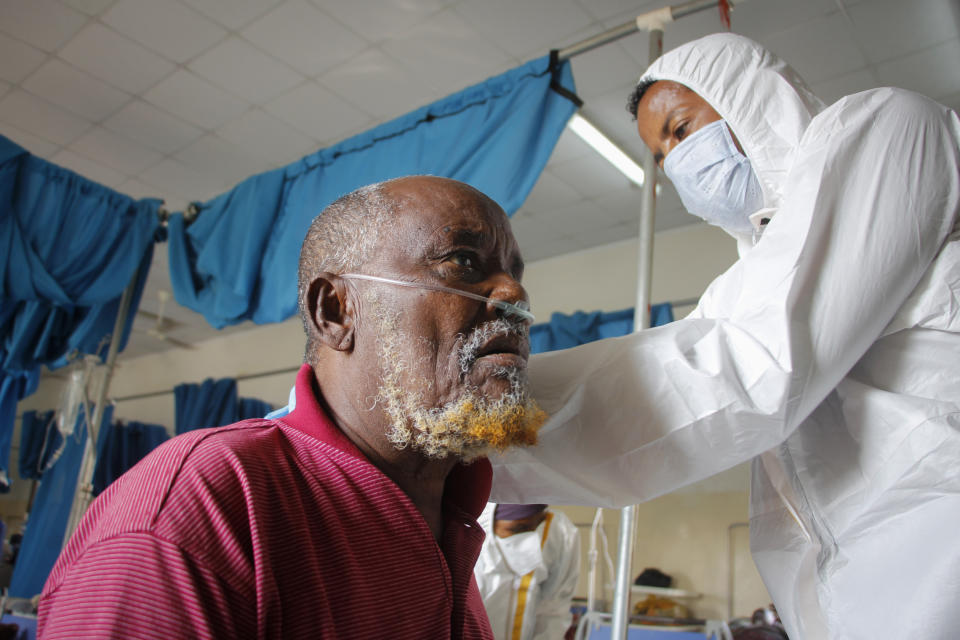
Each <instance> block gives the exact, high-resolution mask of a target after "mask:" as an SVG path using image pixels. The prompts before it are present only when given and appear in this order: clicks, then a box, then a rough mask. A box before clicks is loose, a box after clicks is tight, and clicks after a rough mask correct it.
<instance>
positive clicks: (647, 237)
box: [610, 29, 663, 640]
mask: <svg viewBox="0 0 960 640" xmlns="http://www.w3.org/2000/svg"><path fill="white" fill-rule="evenodd" d="M661 53H663V30H662V29H651V30H650V62H651V63H652V62H653V61H654V60H656V59H657V58H659V57H660V54H661ZM656 188H657V164H656V162H655V161H654V159H653V154H652V153H650V152H649V151H647V153H645V154H644V156H643V192H642V195H641V199H640V238H639V243H638V253H639V256H638V261H637V304H636V307H634V312H633V330H634V331H641V330H643V329H646V328H648V327H649V326H650V289H651V286H652V282H653V221H654V217H655V214H656V204H657V202H656ZM636 538H637V508H636V507H635V506H633V505H631V506H629V507H624V508H623V509H621V510H620V537H619V549H618V554H617V580H616V584H615V590H614V594H613V611H612V612H611V613H612V614H613V618H612V621H611V629H610V640H626V637H627V629H628V627H629V623H630V583H631V577H632V575H633V548H634V546H635V545H636Z"/></svg>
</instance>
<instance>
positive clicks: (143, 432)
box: [93, 422, 169, 496]
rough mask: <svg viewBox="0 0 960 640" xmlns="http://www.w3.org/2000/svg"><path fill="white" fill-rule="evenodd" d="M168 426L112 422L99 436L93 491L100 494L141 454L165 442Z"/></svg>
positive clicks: (135, 462) (135, 461)
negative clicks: (166, 427)
mask: <svg viewBox="0 0 960 640" xmlns="http://www.w3.org/2000/svg"><path fill="white" fill-rule="evenodd" d="M168 438H169V436H168V435H167V430H166V429H165V428H163V426H162V425H159V424H145V423H143V422H113V423H108V424H104V426H103V429H101V430H100V434H99V435H98V436H97V466H96V467H95V468H94V470H93V495H95V496H98V495H100V493H101V492H102V491H103V490H104V489H106V488H107V487H108V486H109V485H110V483H111V482H113V481H114V480H116V479H117V478H119V477H120V476H122V475H123V474H124V473H125V472H126V471H127V470H128V469H130V467H132V466H133V465H135V464H137V463H138V462H139V461H140V460H141V458H143V457H144V456H145V455H147V454H148V453H150V452H151V451H153V450H154V449H155V448H157V447H158V446H159V445H160V444H162V443H163V442H165V441H166V440H167V439H168Z"/></svg>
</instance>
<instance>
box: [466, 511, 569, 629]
mask: <svg viewBox="0 0 960 640" xmlns="http://www.w3.org/2000/svg"><path fill="white" fill-rule="evenodd" d="M495 508H496V504H494V503H490V504H488V505H487V507H486V509H484V511H483V513H482V514H481V515H480V517H479V518H478V522H479V523H480V526H481V527H483V531H484V533H486V534H487V538H486V540H484V542H483V548H482V549H481V550H480V557H479V558H478V559H477V564H476V566H475V567H474V569H473V574H474V576H475V577H476V579H477V586H478V587H479V588H480V596H481V597H482V598H483V606H484V607H485V608H486V610H487V616H488V617H489V618H490V626H491V628H492V629H493V635H494V638H496V640H512V639H513V638H514V633H513V631H514V622H515V620H516V619H517V612H518V604H519V600H521V598H520V597H519V593H520V588H521V585H522V583H523V576H524V575H525V573H517V572H516V571H515V570H514V568H512V567H511V566H510V564H509V563H508V562H507V561H506V558H505V557H504V554H503V549H502V547H501V546H500V545H499V544H498V543H499V542H503V541H506V540H509V539H510V538H516V537H517V536H521V535H525V534H516V535H513V536H510V538H497V537H496V536H495V535H494V533H493V510H494V509H495ZM547 513H549V514H551V516H550V523H549V527H548V526H547V523H546V522H542V523H540V525H539V526H538V527H537V529H536V531H534V532H531V533H533V534H534V535H535V536H536V538H537V540H538V542H542V545H543V546H542V548H541V549H540V559H539V562H537V563H536V566H534V567H533V568H532V569H531V570H532V571H533V575H532V576H531V577H530V579H529V582H528V584H527V586H526V595H525V597H523V598H522V600H523V606H522V607H519V608H520V609H522V622H521V632H520V637H521V638H522V639H523V640H558V639H559V638H563V634H564V633H565V632H566V630H567V629H568V628H569V627H570V623H571V620H572V618H573V616H572V615H571V613H570V604H571V600H572V598H573V594H574V591H575V590H576V588H577V580H578V579H579V577H580V532H579V531H577V527H576V525H575V524H573V522H571V521H570V518H568V517H567V516H566V514H564V513H563V512H562V511H555V510H553V509H547ZM544 534H546V539H544ZM524 568H526V567H524Z"/></svg>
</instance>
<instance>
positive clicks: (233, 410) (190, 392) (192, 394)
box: [173, 378, 237, 434]
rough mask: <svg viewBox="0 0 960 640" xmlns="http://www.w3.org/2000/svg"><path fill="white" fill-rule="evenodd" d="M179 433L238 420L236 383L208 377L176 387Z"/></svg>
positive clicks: (177, 429)
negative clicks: (196, 382) (201, 380)
mask: <svg viewBox="0 0 960 640" xmlns="http://www.w3.org/2000/svg"><path fill="white" fill-rule="evenodd" d="M173 398H174V407H175V413H176V417H175V420H176V424H175V427H176V431H177V434H181V433H186V432H187V431H190V430H192V429H200V428H203V427H219V426H220V425H224V424H230V423H231V422H236V421H237V381H236V380H234V379H233V378H223V379H221V380H214V379H212V378H207V379H206V380H204V381H203V382H202V383H200V384H195V383H184V384H178V385H177V386H176V387H174V388H173Z"/></svg>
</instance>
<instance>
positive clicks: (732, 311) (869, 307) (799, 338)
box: [491, 89, 960, 506]
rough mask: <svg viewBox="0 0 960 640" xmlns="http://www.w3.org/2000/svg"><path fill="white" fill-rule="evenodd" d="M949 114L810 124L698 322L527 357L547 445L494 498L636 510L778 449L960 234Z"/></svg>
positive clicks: (915, 107)
mask: <svg viewBox="0 0 960 640" xmlns="http://www.w3.org/2000/svg"><path fill="white" fill-rule="evenodd" d="M958 129H960V126H958V124H957V117H956V115H955V114H953V112H951V111H949V110H948V109H946V108H944V107H942V106H941V105H938V104H936V103H934V102H932V101H929V100H927V99H925V98H922V97H921V96H918V95H916V94H911V93H908V92H903V91H899V90H892V89H885V90H877V91H874V92H867V93H865V94H857V95H856V96H851V97H850V98H848V99H846V100H845V101H841V102H840V103H838V104H836V105H834V106H833V107H831V108H830V109H828V110H827V111H825V112H824V113H822V114H821V115H820V116H818V117H817V118H816V119H815V120H814V121H813V123H812V124H811V125H810V127H809V128H808V130H807V132H806V134H805V136H804V138H803V141H802V143H801V146H800V148H799V150H798V157H797V160H796V162H795V163H794V166H793V168H792V169H791V171H790V173H789V175H788V176H787V177H786V178H785V188H784V191H783V198H782V204H781V206H780V208H779V210H778V211H777V213H776V214H775V215H774V216H773V218H772V221H771V222H770V224H769V225H768V226H767V228H766V231H765V232H764V235H763V237H762V238H761V239H760V241H759V243H758V244H757V245H756V246H755V247H754V248H753V249H752V250H750V251H749V252H748V253H747V254H746V255H745V256H744V257H743V258H742V259H741V260H739V261H738V262H737V263H736V264H735V265H733V266H732V267H731V268H730V269H729V270H728V271H727V272H726V273H724V274H723V275H722V276H720V277H719V278H718V279H717V280H715V281H714V282H713V283H712V284H711V286H710V288H709V289H708V291H707V292H706V293H705V294H704V296H703V299H702V300H701V303H700V305H699V306H698V308H697V310H695V311H694V313H693V314H691V316H690V317H688V318H685V319H682V320H679V321H677V322H674V323H671V324H669V325H666V326H663V327H657V328H655V329H650V330H647V331H643V332H640V333H637V334H633V335H630V336H625V337H622V338H614V339H609V340H602V341H599V342H594V343H591V344H587V345H583V346H581V347H577V348H574V349H569V350H565V351H557V352H551V353H546V354H542V355H538V356H534V357H533V358H531V362H530V369H529V373H530V380H531V384H532V388H533V394H534V397H535V398H536V399H537V400H538V401H539V402H540V403H541V405H542V406H543V407H544V409H545V410H546V411H547V412H548V413H549V414H550V416H551V419H550V421H549V422H548V423H547V424H546V425H545V427H544V428H543V429H542V430H541V437H540V444H539V445H538V446H537V447H535V448H531V449H528V450H512V451H508V452H507V453H506V454H504V455H502V456H493V458H492V462H493V465H494V483H493V492H492V497H491V499H492V500H496V501H500V502H551V503H559V504H574V503H576V504H597V505H605V506H623V505H626V504H631V503H636V502H640V501H643V500H646V499H650V498H653V497H656V496H658V495H662V494H664V493H666V492H669V491H671V490H673V489H675V488H677V487H679V486H682V485H684V484H689V483H691V482H694V481H697V480H700V479H702V478H705V477H708V476H710V475H713V474H715V473H717V472H719V471H722V470H724V469H727V468H730V467H732V466H734V465H736V464H738V463H741V462H744V461H746V460H749V459H750V458H752V457H753V456H755V455H757V454H759V453H762V452H764V451H766V450H768V449H770V448H772V447H775V446H777V445H779V444H780V443H782V442H783V441H784V440H785V439H786V438H787V437H788V436H789V435H790V434H791V433H792V432H793V431H794V430H795V429H796V428H797V426H798V425H799V424H800V423H801V422H802V421H803V420H804V419H805V418H806V417H807V416H808V415H809V414H810V413H811V411H812V410H813V409H814V408H815V407H817V406H818V405H819V404H820V403H821V402H822V401H823V399H824V398H825V397H826V396H827V394H828V393H830V392H831V390H833V389H834V388H835V387H836V385H837V384H838V383H839V382H840V381H841V380H842V379H843V378H844V377H845V376H846V375H847V373H848V372H849V371H850V369H851V368H852V367H853V366H854V364H855V363H856V362H857V361H858V360H859V359H860V358H861V357H862V356H863V355H864V353H865V352H866V351H867V350H868V349H869V347H870V346H871V345H872V344H873V343H874V342H875V341H876V340H877V339H878V338H879V337H880V336H881V335H883V332H884V330H885V328H886V327H887V326H888V324H889V323H890V322H891V320H892V319H893V318H894V316H895V314H896V313H897V311H898V309H900V307H901V306H902V305H903V304H904V302H905V301H906V300H907V299H908V297H909V296H910V294H911V292H912V291H913V290H914V288H915V287H916V286H917V284H918V282H919V281H920V279H921V278H922V277H923V275H924V272H925V271H926V270H927V268H928V267H929V266H930V264H931V262H932V261H933V260H934V258H935V257H936V256H937V254H938V252H939V251H940V249H941V248H942V247H943V245H944V243H945V241H946V239H947V237H948V236H949V234H950V233H951V230H952V229H953V227H954V225H955V223H956V218H957V209H958V199H960V186H958V174H960V169H958V167H960V159H958V150H957V140H958V139H960V131H958Z"/></svg>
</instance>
